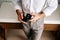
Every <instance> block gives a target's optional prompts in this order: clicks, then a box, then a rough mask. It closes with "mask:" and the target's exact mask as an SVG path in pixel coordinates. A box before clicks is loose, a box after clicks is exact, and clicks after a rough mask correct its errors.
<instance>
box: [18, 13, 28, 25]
mask: <svg viewBox="0 0 60 40" xmlns="http://www.w3.org/2000/svg"><path fill="white" fill-rule="evenodd" d="M22 19H23V15H21V14H19V15H18V20H19V21H20V22H21V23H23V24H25V25H27V22H24V21H23V20H22Z"/></svg>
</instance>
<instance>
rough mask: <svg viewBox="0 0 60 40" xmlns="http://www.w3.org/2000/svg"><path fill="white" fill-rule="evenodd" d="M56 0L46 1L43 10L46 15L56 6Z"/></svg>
mask: <svg viewBox="0 0 60 40" xmlns="http://www.w3.org/2000/svg"><path fill="white" fill-rule="evenodd" d="M57 6H58V0H50V1H48V7H47V8H46V9H44V10H43V12H44V13H45V15H46V16H50V15H51V14H52V13H53V12H54V11H55V10H56V8H57Z"/></svg>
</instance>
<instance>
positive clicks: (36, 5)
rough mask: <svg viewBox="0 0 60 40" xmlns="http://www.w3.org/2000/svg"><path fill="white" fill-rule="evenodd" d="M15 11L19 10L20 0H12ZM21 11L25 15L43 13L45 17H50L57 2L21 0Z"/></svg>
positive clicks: (53, 0) (54, 0) (52, 0)
mask: <svg viewBox="0 0 60 40" xmlns="http://www.w3.org/2000/svg"><path fill="white" fill-rule="evenodd" d="M12 2H13V4H14V6H15V10H17V9H19V10H21V11H22V9H21V5H20V3H21V0H13V1H12ZM22 4H23V10H24V12H25V13H32V12H35V13H40V12H41V11H43V12H44V13H45V15H46V16H49V15H51V14H52V13H53V12H54V11H55V10H56V8H57V6H58V0H22Z"/></svg>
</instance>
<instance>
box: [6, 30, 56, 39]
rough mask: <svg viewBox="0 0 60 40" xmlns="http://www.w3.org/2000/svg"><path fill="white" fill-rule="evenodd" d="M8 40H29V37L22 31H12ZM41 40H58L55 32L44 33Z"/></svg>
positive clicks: (9, 32)
mask: <svg viewBox="0 0 60 40" xmlns="http://www.w3.org/2000/svg"><path fill="white" fill-rule="evenodd" d="M7 40H27V37H26V35H25V34H24V32H23V30H21V29H10V30H9V31H8V36H7ZM41 40H56V35H55V32H49V31H44V32H43V34H42V37H41Z"/></svg>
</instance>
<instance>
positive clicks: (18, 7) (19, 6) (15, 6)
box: [12, 0, 21, 11]
mask: <svg viewBox="0 0 60 40" xmlns="http://www.w3.org/2000/svg"><path fill="white" fill-rule="evenodd" d="M12 3H13V5H14V9H15V10H17V9H19V10H20V11H21V5H19V0H12Z"/></svg>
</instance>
